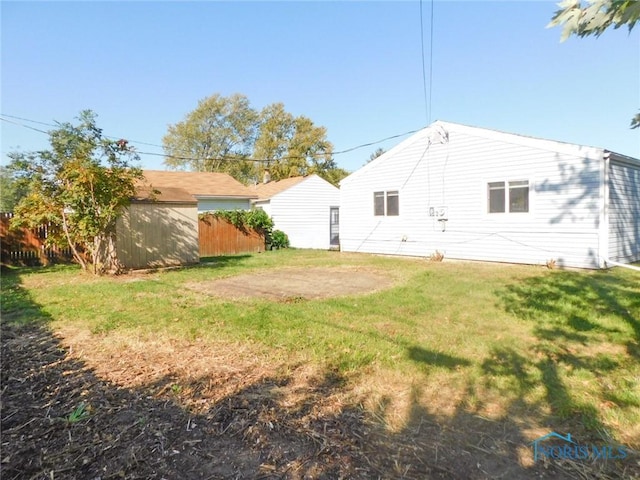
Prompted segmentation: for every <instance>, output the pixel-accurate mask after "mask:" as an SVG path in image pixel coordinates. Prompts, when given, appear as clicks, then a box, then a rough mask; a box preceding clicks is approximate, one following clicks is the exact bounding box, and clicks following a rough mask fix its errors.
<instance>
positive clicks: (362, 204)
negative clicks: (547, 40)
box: [340, 122, 602, 268]
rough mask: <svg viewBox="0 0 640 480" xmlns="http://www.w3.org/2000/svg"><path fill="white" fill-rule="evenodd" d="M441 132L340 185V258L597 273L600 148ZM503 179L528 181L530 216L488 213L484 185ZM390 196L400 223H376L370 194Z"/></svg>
mask: <svg viewBox="0 0 640 480" xmlns="http://www.w3.org/2000/svg"><path fill="white" fill-rule="evenodd" d="M438 124H439V125H441V126H444V128H445V130H446V131H447V133H448V142H445V143H433V144H432V145H431V146H428V142H427V136H428V135H429V133H430V132H429V130H431V133H432V132H433V129H425V130H423V131H421V132H419V133H418V134H416V135H414V136H413V137H411V138H409V139H408V140H406V141H405V142H403V143H401V144H400V145H398V147H396V148H394V149H392V150H390V151H389V152H387V153H386V154H384V155H382V156H381V157H379V158H377V159H376V160H374V161H373V162H371V163H369V164H368V165H366V166H365V167H363V168H362V169H361V170H359V171H358V172H356V173H354V174H352V175H351V176H349V177H347V178H346V179H345V180H343V181H342V182H341V188H340V192H341V198H340V205H341V212H340V214H341V219H340V220H341V224H340V237H341V238H340V239H341V248H342V250H344V251H355V252H372V253H385V254H399V255H416V256H429V255H431V254H432V253H434V252H435V251H436V250H438V251H440V252H442V253H444V254H445V258H459V259H469V260H489V261H500V262H513V263H529V264H540V263H545V262H546V261H547V260H550V259H554V260H555V261H556V262H557V263H558V264H559V265H565V266H575V267H588V268H594V267H597V266H598V226H599V215H600V211H601V207H600V203H599V201H598V199H599V185H600V183H599V181H600V168H599V167H600V165H601V162H602V150H598V149H590V148H577V147H576V148H570V147H573V146H567V145H566V144H559V148H558V149H556V150H554V148H553V147H554V146H555V144H556V142H548V141H542V140H541V141H539V142H536V141H535V139H529V138H525V137H519V136H516V135H509V134H501V133H499V132H491V131H487V130H482V129H475V128H471V127H463V126H457V125H455V124H446V123H444V122H437V124H436V125H438ZM485 133H486V134H485ZM434 137H436V138H435V139H436V140H437V136H434V135H432V138H434ZM521 138H524V141H520V139H521ZM509 180H528V181H529V188H530V195H529V201H530V203H529V212H528V213H506V214H495V213H494V214H489V213H487V204H486V203H487V183H488V182H493V181H509ZM388 190H399V192H400V215H399V216H397V217H386V216H382V217H381V216H374V215H373V192H376V191H388ZM430 206H433V207H440V206H444V207H447V210H448V217H447V221H446V222H439V221H438V220H437V219H436V218H435V217H430V216H429V207H430ZM443 224H444V225H443ZM443 226H444V231H443Z"/></svg>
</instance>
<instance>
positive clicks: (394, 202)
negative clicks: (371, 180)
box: [373, 190, 400, 217]
mask: <svg viewBox="0 0 640 480" xmlns="http://www.w3.org/2000/svg"><path fill="white" fill-rule="evenodd" d="M373 214H374V215H375V216H377V217H381V216H384V215H386V216H392V217H397V216H398V215H400V196H399V193H398V191H397V190H390V191H388V192H373Z"/></svg>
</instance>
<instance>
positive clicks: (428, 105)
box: [420, 0, 433, 125]
mask: <svg viewBox="0 0 640 480" xmlns="http://www.w3.org/2000/svg"><path fill="white" fill-rule="evenodd" d="M420 47H421V52H422V90H423V94H424V110H425V115H426V117H427V125H429V124H431V98H432V92H433V0H431V16H430V29H429V89H428V90H429V94H428V95H427V73H426V65H425V59H424V57H425V55H424V18H423V14H422V0H420Z"/></svg>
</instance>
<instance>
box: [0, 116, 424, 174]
mask: <svg viewBox="0 0 640 480" xmlns="http://www.w3.org/2000/svg"><path fill="white" fill-rule="evenodd" d="M0 115H1V116H0V120H3V121H5V122H9V123H13V124H15V125H19V126H21V127H24V128H28V129H30V130H35V131H36V132H40V133H44V134H47V135H48V134H49V132H45V131H44V130H40V129H38V128H34V127H31V126H29V125H25V124H24V123H19V122H16V121H13V120H9V118H14V119H19V120H23V121H25V122H31V123H37V124H39V125H47V126H51V127H59V126H60V125H59V124H58V125H54V124H51V123H45V122H40V121H38V120H32V119H29V118H24V117H17V116H15V115H8V114H5V113H0ZM2 117H8V118H2ZM418 131H420V129H417V130H410V131H408V132H404V133H399V134H397V135H391V136H390V137H386V138H383V139H381V140H376V141H374V142H368V143H363V144H360V145H356V146H355V147H350V148H347V149H344V150H338V151H337V152H322V153H315V154H311V155H309V156H312V157H316V156H318V157H319V156H322V155H341V154H344V153H348V152H352V151H354V150H358V149H360V148H364V147H370V146H371V145H376V144H378V143H382V142H386V141H387V140H393V139H394V138H399V137H404V136H406V135H410V134H412V133H416V132H418ZM104 136H105V137H107V138H112V139H121V138H122V137H114V136H111V135H104ZM129 142H130V143H134V144H140V145H148V146H153V147H159V148H164V147H163V146H161V145H156V144H153V143H147V142H141V141H138V140H129ZM136 153H139V154H141V155H152V156H156V157H171V158H176V159H178V160H193V161H199V160H202V159H201V158H194V157H191V156H178V155H169V154H166V153H157V152H143V151H137V152H136ZM302 158H307V156H299V155H298V156H287V157H279V158H277V159H264V158H262V159H260V158H238V157H232V156H223V157H218V158H211V159H208V160H223V161H234V160H235V161H238V160H240V161H251V162H263V163H266V162H273V161H280V160H297V159H302Z"/></svg>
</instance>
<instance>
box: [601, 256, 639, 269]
mask: <svg viewBox="0 0 640 480" xmlns="http://www.w3.org/2000/svg"><path fill="white" fill-rule="evenodd" d="M603 260H604V262H605V263H606V264H607V266H608V265H613V266H615V267H622V268H628V269H630V270H635V271H637V272H640V267H636V266H634V265H627V264H626V263H620V262H614V261H613V260H609V259H608V258H603Z"/></svg>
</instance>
